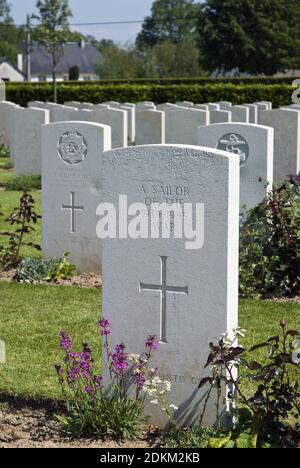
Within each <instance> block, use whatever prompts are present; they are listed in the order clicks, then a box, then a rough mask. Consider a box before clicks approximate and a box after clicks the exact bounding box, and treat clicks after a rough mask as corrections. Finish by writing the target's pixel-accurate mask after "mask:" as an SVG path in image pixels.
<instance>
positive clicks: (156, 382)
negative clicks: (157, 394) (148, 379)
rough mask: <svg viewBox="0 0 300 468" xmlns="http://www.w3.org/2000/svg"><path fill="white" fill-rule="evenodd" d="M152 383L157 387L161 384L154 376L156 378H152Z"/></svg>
mask: <svg viewBox="0 0 300 468" xmlns="http://www.w3.org/2000/svg"><path fill="white" fill-rule="evenodd" d="M152 383H153V384H154V385H159V384H161V380H160V378H159V377H158V376H156V377H154V378H153V380H152Z"/></svg>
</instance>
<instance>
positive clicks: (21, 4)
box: [10, 0, 153, 43]
mask: <svg viewBox="0 0 300 468" xmlns="http://www.w3.org/2000/svg"><path fill="white" fill-rule="evenodd" d="M36 3H37V0H10V4H11V7H12V16H13V18H14V20H15V23H16V24H23V23H24V22H25V19H26V15H27V14H28V13H33V12H34V11H35V5H36ZM152 3H153V0H69V4H70V7H71V8H72V10H73V15H74V17H73V19H72V22H74V23H91V22H99V21H100V22H103V21H130V20H140V19H143V18H144V17H145V16H147V15H148V14H149V13H150V10H151V5H152ZM140 28H141V25H139V24H126V25H105V26H89V27H78V26H77V27H74V28H73V29H76V30H78V31H80V32H82V33H83V34H92V35H94V36H95V37H97V39H102V38H108V39H113V40H114V41H116V42H119V43H124V42H126V41H131V40H134V39H135V37H136V35H137V33H138V32H139V30H140Z"/></svg>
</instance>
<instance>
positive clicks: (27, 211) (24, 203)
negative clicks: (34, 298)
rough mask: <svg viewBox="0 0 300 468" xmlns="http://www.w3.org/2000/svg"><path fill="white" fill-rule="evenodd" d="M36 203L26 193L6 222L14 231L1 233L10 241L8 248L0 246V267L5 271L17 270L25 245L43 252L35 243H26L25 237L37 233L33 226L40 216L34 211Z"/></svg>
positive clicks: (0, 234)
mask: <svg viewBox="0 0 300 468" xmlns="http://www.w3.org/2000/svg"><path fill="white" fill-rule="evenodd" d="M34 205H35V201H34V199H33V198H32V196H31V195H28V194H27V193H24V194H23V195H22V196H21V198H20V203H19V206H18V207H16V208H14V210H13V212H12V213H11V214H10V216H9V217H8V218H7V219H6V220H5V221H6V222H7V223H8V224H10V226H12V227H13V228H14V231H8V232H1V233H0V236H5V237H7V238H8V239H9V244H8V247H5V246H3V245H0V266H1V267H2V268H3V269H4V270H9V269H11V268H15V267H16V266H17V265H18V264H19V262H20V251H21V248H22V247H24V246H25V245H26V246H27V247H33V248H34V249H36V250H41V247H40V245H38V244H34V243H33V242H25V238H24V236H28V234H31V233H32V232H33V231H35V229H34V227H33V226H32V224H36V223H37V221H38V219H39V218H40V216H39V215H37V214H36V212H35V211H34Z"/></svg>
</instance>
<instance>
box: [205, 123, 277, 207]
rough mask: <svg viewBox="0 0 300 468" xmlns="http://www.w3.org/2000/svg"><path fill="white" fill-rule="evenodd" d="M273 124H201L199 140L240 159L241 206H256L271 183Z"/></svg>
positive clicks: (270, 186)
mask: <svg viewBox="0 0 300 468" xmlns="http://www.w3.org/2000/svg"><path fill="white" fill-rule="evenodd" d="M273 142H274V132H273V129H272V128H269V127H263V126H261V125H254V124H243V123H224V124H216V125H209V126H207V127H201V128H199V131H198V144H199V145H200V146H208V147H211V148H216V149H219V150H222V151H228V152H230V153H233V154H234V155H236V157H237V158H238V159H239V161H240V169H241V175H240V206H241V209H242V208H243V207H244V206H246V207H247V208H248V209H250V208H254V207H255V206H257V205H258V204H259V203H260V202H261V201H262V200H263V198H264V197H265V196H266V194H267V192H268V191H269V190H270V189H271V188H272V185H269V186H268V187H266V186H265V184H266V182H269V183H270V184H272V183H273Z"/></svg>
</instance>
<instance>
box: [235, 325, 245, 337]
mask: <svg viewBox="0 0 300 468" xmlns="http://www.w3.org/2000/svg"><path fill="white" fill-rule="evenodd" d="M246 331H247V330H245V329H244V328H239V327H238V328H235V329H234V330H233V333H234V336H235V337H236V338H244V337H245V335H246Z"/></svg>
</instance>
